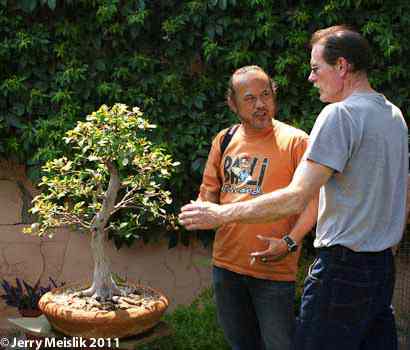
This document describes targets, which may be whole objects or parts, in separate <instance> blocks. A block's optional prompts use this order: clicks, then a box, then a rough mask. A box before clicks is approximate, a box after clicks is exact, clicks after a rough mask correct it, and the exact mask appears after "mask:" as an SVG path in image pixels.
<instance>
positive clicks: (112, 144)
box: [25, 104, 178, 300]
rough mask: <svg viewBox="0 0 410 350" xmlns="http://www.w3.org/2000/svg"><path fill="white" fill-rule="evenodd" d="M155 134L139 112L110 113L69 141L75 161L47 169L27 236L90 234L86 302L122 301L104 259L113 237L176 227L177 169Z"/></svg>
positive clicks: (79, 128)
mask: <svg viewBox="0 0 410 350" xmlns="http://www.w3.org/2000/svg"><path fill="white" fill-rule="evenodd" d="M155 127H156V126H155V125H152V124H150V123H149V121H148V120H147V119H146V118H144V117H143V114H142V112H141V111H140V110H139V109H138V108H137V107H134V108H133V109H132V110H129V109H128V107H127V106H126V105H124V104H115V105H114V106H113V107H112V108H109V107H107V106H105V105H103V106H102V107H101V108H100V109H99V110H98V111H96V112H93V113H92V114H91V115H88V116H87V117H86V121H84V122H82V121H80V122H78V123H77V125H76V127H75V128H74V129H72V130H70V131H68V132H67V133H66V136H65V138H64V140H65V142H66V143H67V144H68V145H71V147H72V152H71V155H70V156H67V157H66V156H64V157H61V158H58V159H54V160H51V161H48V162H47V163H46V164H45V165H44V166H43V173H44V176H43V177H42V179H41V183H40V188H41V190H42V192H41V194H40V195H38V196H36V197H35V198H34V200H33V207H32V208H31V212H32V213H33V214H35V215H37V217H38V222H36V223H34V224H33V225H31V227H28V228H26V229H25V232H26V233H31V234H35V235H39V236H43V235H48V236H52V235H53V231H54V229H55V228H57V227H60V226H67V225H68V226H72V227H74V228H75V229H81V230H86V231H89V232H90V233H91V248H92V254H93V259H94V274H93V282H92V285H91V287H90V288H88V289H86V290H83V291H81V292H80V294H81V295H83V296H93V297H95V298H97V299H98V300H109V299H112V297H113V296H114V295H120V294H121V291H120V289H119V288H118V286H117V284H116V282H115V280H114V279H113V278H112V275H111V271H110V266H109V261H108V258H107V257H106V255H105V254H104V245H103V242H104V239H105V235H106V233H107V231H109V230H113V229H114V230H121V229H127V230H131V231H132V230H133V229H135V228H137V227H138V228H139V229H141V226H143V225H142V223H143V222H146V221H151V222H152V221H159V222H161V223H165V224H167V225H169V224H174V223H175V217H174V216H173V215H170V214H167V212H166V211H165V209H164V207H165V206H166V205H167V204H170V203H171V197H170V192H169V191H166V190H164V189H162V187H163V183H164V181H166V179H168V178H169V177H170V175H171V173H172V172H173V170H174V169H175V167H176V166H177V165H178V163H177V162H173V160H172V158H171V156H170V155H169V154H167V152H166V151H165V150H164V148H162V147H160V146H158V145H156V144H154V143H153V142H151V141H150V140H149V138H148V136H149V134H150V132H151V129H153V128H155ZM122 212H125V213H123V214H125V215H120V214H121V213H122ZM142 228H144V227H142Z"/></svg>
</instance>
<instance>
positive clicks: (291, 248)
mask: <svg viewBox="0 0 410 350" xmlns="http://www.w3.org/2000/svg"><path fill="white" fill-rule="evenodd" d="M283 239H284V241H285V242H286V244H287V245H288V250H289V251H290V252H295V251H296V250H297V249H298V245H297V244H296V242H295V241H294V240H293V239H292V238H290V237H289V236H285V237H283Z"/></svg>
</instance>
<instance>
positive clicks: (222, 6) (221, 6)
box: [219, 0, 228, 11]
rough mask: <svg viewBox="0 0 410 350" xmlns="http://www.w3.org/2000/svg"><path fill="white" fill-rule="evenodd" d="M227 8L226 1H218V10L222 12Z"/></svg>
mask: <svg viewBox="0 0 410 350" xmlns="http://www.w3.org/2000/svg"><path fill="white" fill-rule="evenodd" d="M227 7H228V0H219V8H220V9H221V10H223V11H225V10H226V8H227Z"/></svg>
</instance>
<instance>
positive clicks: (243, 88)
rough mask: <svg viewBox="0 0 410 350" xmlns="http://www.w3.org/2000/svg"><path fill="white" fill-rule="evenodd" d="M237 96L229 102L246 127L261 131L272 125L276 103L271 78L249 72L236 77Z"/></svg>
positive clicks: (234, 83)
mask: <svg viewBox="0 0 410 350" xmlns="http://www.w3.org/2000/svg"><path fill="white" fill-rule="evenodd" d="M233 87H234V89H235V95H234V96H233V98H232V100H231V101H230V102H229V106H230V107H231V109H232V110H233V111H234V112H235V113H236V114H237V115H238V116H239V118H240V119H241V122H242V124H243V125H244V127H245V128H246V127H248V128H251V129H256V130H261V129H265V128H266V127H269V126H271V125H272V118H273V117H274V114H275V102H274V96H273V92H272V88H271V85H270V83H269V78H268V77H267V75H266V74H264V73H263V72H260V71H249V72H246V73H243V74H238V75H237V76H235V77H234V80H233Z"/></svg>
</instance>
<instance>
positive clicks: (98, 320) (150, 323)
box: [38, 285, 168, 338]
mask: <svg viewBox="0 0 410 350" xmlns="http://www.w3.org/2000/svg"><path fill="white" fill-rule="evenodd" d="M135 286H136V287H138V286H137V285H135ZM77 287H78V286H77ZM141 287H142V286H141ZM72 288H73V287H72V286H71V287H70V286H68V287H66V286H65V287H64V288H56V289H54V290H52V291H51V292H48V293H46V294H44V295H43V296H42V297H41V299H40V301H39V303H38V305H39V308H40V310H41V311H42V312H43V314H44V315H45V316H46V317H47V319H48V321H49V322H50V324H51V326H52V327H53V328H54V329H56V330H57V331H59V332H61V333H63V334H65V335H69V336H73V337H83V338H125V337H130V336H133V335H136V334H140V333H142V332H145V331H147V330H149V329H151V328H153V327H154V326H155V325H156V324H157V323H158V322H159V321H160V318H161V316H162V314H163V313H164V312H165V310H166V309H167V307H168V299H167V298H166V297H165V296H164V295H163V294H162V293H161V292H159V291H157V290H155V289H153V288H149V287H146V286H143V287H142V288H144V289H148V290H151V291H153V292H155V293H157V294H158V295H160V298H159V299H158V301H156V302H155V303H153V304H152V305H151V306H150V307H146V306H142V307H137V306H135V307H133V308H129V309H126V310H117V311H104V310H101V311H82V310H79V309H74V308H71V307H70V306H66V305H61V304H57V303H55V302H54V298H53V296H54V295H55V294H58V293H61V292H62V291H63V290H65V289H72Z"/></svg>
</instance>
